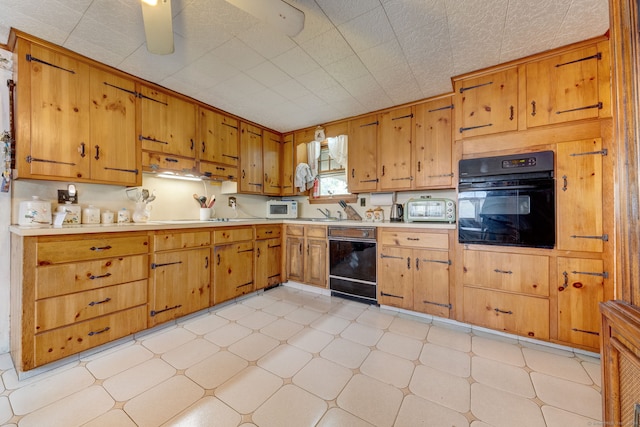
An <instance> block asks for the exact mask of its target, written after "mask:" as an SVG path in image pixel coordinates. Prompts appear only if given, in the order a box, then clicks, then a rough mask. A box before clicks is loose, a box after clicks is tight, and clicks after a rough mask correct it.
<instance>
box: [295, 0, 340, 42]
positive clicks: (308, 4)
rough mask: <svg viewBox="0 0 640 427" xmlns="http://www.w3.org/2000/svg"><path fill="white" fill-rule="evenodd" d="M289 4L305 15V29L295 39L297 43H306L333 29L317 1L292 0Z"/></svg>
mask: <svg viewBox="0 0 640 427" xmlns="http://www.w3.org/2000/svg"><path fill="white" fill-rule="evenodd" d="M289 3H290V4H291V5H292V6H293V7H295V8H297V9H299V10H301V11H302V12H303V13H304V29H303V30H302V31H301V32H300V34H298V35H297V36H295V37H294V38H293V39H294V40H295V41H296V42H297V43H304V42H305V41H307V40H309V39H312V38H314V37H316V36H318V35H320V34H322V33H326V32H327V31H329V30H330V29H331V28H333V24H331V21H330V20H329V18H327V15H325V13H324V12H323V11H322V9H320V6H318V5H317V3H316V2H315V0H295V1H294V0H291V1H289Z"/></svg>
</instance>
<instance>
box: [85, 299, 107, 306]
mask: <svg viewBox="0 0 640 427" xmlns="http://www.w3.org/2000/svg"><path fill="white" fill-rule="evenodd" d="M109 301H111V298H105V299H103V300H102V301H91V302H90V303H89V307H93V306H94V305H98V304H104V303H105V302H109Z"/></svg>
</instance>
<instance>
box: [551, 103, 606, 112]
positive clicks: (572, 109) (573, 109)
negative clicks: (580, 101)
mask: <svg viewBox="0 0 640 427" xmlns="http://www.w3.org/2000/svg"><path fill="white" fill-rule="evenodd" d="M591 108H597V109H598V110H602V102H598V103H597V104H593V105H585V106H584V107H577V108H571V109H569V110H562V111H556V114H563V113H571V112H572V111H580V110H589V109H591Z"/></svg>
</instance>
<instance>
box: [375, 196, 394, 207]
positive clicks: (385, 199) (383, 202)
mask: <svg viewBox="0 0 640 427" xmlns="http://www.w3.org/2000/svg"><path fill="white" fill-rule="evenodd" d="M369 204H370V205H371V206H391V205H392V204H393V193H371V200H370V201H369Z"/></svg>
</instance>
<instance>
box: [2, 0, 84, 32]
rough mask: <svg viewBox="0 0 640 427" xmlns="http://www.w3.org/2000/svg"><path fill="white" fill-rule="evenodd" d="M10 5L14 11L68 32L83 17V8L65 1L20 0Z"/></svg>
mask: <svg viewBox="0 0 640 427" xmlns="http://www.w3.org/2000/svg"><path fill="white" fill-rule="evenodd" d="M9 7H10V9H12V10H13V11H14V12H17V13H19V14H22V15H24V16H29V17H31V18H32V19H34V20H35V21H38V22H42V23H43V24H46V25H51V26H54V27H56V28H57V29H59V30H61V31H66V32H71V31H72V30H73V28H74V27H75V26H76V25H77V24H78V22H79V21H80V19H81V18H82V11H81V10H74V9H72V8H69V7H68V6H67V5H66V4H65V2H64V1H56V0H51V1H46V2H42V1H38V0H20V1H15V2H11V4H10V5H9ZM3 13H4V11H3Z"/></svg>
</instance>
